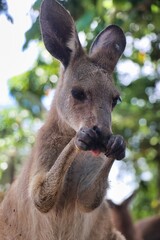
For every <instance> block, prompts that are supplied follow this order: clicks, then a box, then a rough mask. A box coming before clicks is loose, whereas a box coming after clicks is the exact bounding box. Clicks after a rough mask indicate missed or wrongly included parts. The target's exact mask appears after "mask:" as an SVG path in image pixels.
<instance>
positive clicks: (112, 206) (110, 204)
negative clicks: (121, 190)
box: [107, 199, 118, 208]
mask: <svg viewBox="0 0 160 240" xmlns="http://www.w3.org/2000/svg"><path fill="white" fill-rule="evenodd" d="M107 203H108V205H109V207H110V208H116V207H117V206H118V205H117V204H115V203H114V202H113V201H112V200H111V199H107Z"/></svg>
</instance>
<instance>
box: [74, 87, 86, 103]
mask: <svg viewBox="0 0 160 240" xmlns="http://www.w3.org/2000/svg"><path fill="white" fill-rule="evenodd" d="M71 94H72V96H73V98H75V99H77V100H79V101H83V100H85V99H86V94H85V92H84V91H83V89H80V88H73V89H72V90H71Z"/></svg>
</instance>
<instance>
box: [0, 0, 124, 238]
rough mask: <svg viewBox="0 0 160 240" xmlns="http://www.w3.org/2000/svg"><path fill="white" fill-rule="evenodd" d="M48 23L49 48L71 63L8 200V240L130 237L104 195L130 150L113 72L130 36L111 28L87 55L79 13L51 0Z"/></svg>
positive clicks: (2, 229)
mask: <svg viewBox="0 0 160 240" xmlns="http://www.w3.org/2000/svg"><path fill="white" fill-rule="evenodd" d="M40 22H41V27H42V34H43V40H44V43H45V45H46V48H47V49H48V51H49V52H50V53H51V54H52V55H53V56H54V57H56V58H58V59H59V60H60V61H61V62H62V64H63V65H64V68H63V70H62V74H61V77H60V79H59V82H58V86H57V91H56V94H55V97H54V100H53V103H52V106H51V110H50V112H49V114H48V118H47V119H46V121H45V124H44V126H43V127H42V128H41V129H40V130H39V133H38V135H37V138H36V143H35V146H34V149H33V151H32V154H31V156H30V158H29V160H28V162H27V163H26V165H25V166H24V168H23V170H22V171H21V174H20V175H19V177H18V178H17V179H16V180H15V182H14V183H13V184H12V186H11V188H10V190H9V191H8V193H7V194H6V197H5V199H4V201H3V202H2V204H1V207H0V239H3V240H19V239H23V240H31V239H33V240H58V239H59V240H91V239H92V240H124V238H123V237H122V235H121V234H120V233H119V232H117V231H116V230H115V229H114V228H113V227H112V224H111V221H110V216H109V212H108V206H107V203H106V202H105V201H104V196H105V194H106V188H107V178H108V174H109V171H110V168H111V166H112V164H113V161H114V159H115V158H117V159H122V158H123V157H124V151H125V143H124V140H123V138H122V137H121V136H118V135H113V134H112V131H111V111H112V107H113V103H115V102H116V99H117V96H119V93H118V91H117V90H116V88H115V86H114V83H113V80H112V76H111V74H112V71H113V69H114V67H115V64H116V63H117V61H118V58H119V57H120V55H121V54H122V52H123V50H124V47H125V37H124V34H123V32H122V30H121V29H120V28H118V27H117V26H114V25H113V26H110V27H108V28H106V29H105V30H104V31H103V32H102V33H100V35H99V36H98V37H97V38H96V40H95V42H94V43H93V45H92V47H91V50H90V54H89V55H86V54H85V53H84V52H83V50H82V47H81V45H80V43H79V39H78V35H77V32H76V30H75V26H74V22H73V19H72V18H71V16H70V15H69V13H68V12H67V11H66V10H65V9H64V8H63V7H62V6H61V5H60V4H58V3H57V2H56V1H54V0H45V1H44V2H43V4H42V7H41V15H40ZM97 56H98V57H97ZM77 88H78V93H77ZM75 89H76V90H75ZM79 89H81V90H82V89H83V92H82V91H81V92H79ZM83 93H85V95H84V96H83ZM89 150H91V151H89ZM92 151H93V152H95V151H98V153H99V154H97V155H95V156H93V153H92ZM106 156H107V157H106ZM106 222H107V224H106Z"/></svg>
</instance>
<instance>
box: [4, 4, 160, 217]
mask: <svg viewBox="0 0 160 240" xmlns="http://www.w3.org/2000/svg"><path fill="white" fill-rule="evenodd" d="M60 2H61V3H62V4H63V5H65V6H66V7H67V8H68V9H69V10H70V12H71V14H72V16H73V17H74V19H75V20H76V25H77V29H78V32H79V36H80V38H81V41H82V44H83V46H84V47H86V49H89V47H90V44H91V42H92V40H93V38H94V37H95V36H96V35H97V33H99V32H100V31H101V30H102V29H103V28H104V27H105V26H107V25H109V24H117V25H119V26H120V27H122V29H123V30H124V32H125V33H126V37H127V47H126V50H125V53H124V56H123V58H122V59H121V61H120V62H119V64H118V66H117V68H116V71H115V74H114V75H115V76H114V77H115V81H116V85H118V88H119V89H120V91H121V94H122V98H123V102H122V104H121V105H118V106H117V108H116V109H115V111H114V112H113V130H114V132H116V133H119V134H121V135H123V136H124V137H125V139H126V141H127V156H126V159H125V161H126V163H127V162H132V164H133V165H134V168H135V170H136V177H137V182H138V183H139V185H140V189H139V192H138V194H137V196H136V199H135V201H134V204H133V209H134V210H133V214H134V218H135V219H136V218H141V217H144V216H146V215H151V214H155V213H157V212H158V211H159V212H160V188H159V186H160V134H159V133H160V124H159V119H160V76H159V75H160V49H159V48H160V33H159V14H160V2H159V1H158V0H153V1H150V0H141V1H138V0H128V1H127V0H123V1H118V0H88V1H86V0H82V1H78V0H68V1H67V0H65V1H63V0H61V1H60ZM40 4H41V1H40V0H37V1H36V2H35V4H34V5H33V12H32V17H33V16H34V17H33V25H32V27H31V28H30V29H29V31H27V32H26V42H25V44H24V46H23V48H24V49H25V48H27V47H28V45H29V43H30V41H32V40H36V41H37V44H39V42H41V37H40V36H41V34H40V29H39V20H38V14H37V13H38V12H39V9H40ZM40 51H41V54H40V56H39V58H38V60H37V61H36V63H35V65H34V67H33V69H31V70H30V71H28V72H26V73H24V74H22V75H21V76H17V77H15V78H12V79H11V80H10V81H9V87H10V92H11V94H12V95H13V96H14V98H15V99H16V100H17V102H18V103H19V105H20V107H21V108H22V107H23V108H25V109H27V110H22V111H27V113H28V114H29V113H30V115H28V118H27V119H32V120H33V121H34V118H33V117H39V118H41V117H42V115H41V111H42V110H43V109H44V108H43V104H42V100H43V97H44V95H45V94H46V91H48V89H50V88H51V87H55V82H56V81H55V79H56V78H55V76H57V74H58V62H57V61H55V60H54V61H53V62H52V61H51V59H50V58H49V56H47V57H44V56H45V54H46V51H43V47H40ZM50 80H51V81H50ZM52 80H53V81H52ZM53 82H54V83H53ZM32 106H37V107H36V108H35V107H34V108H33V107H32ZM18 109H19V108H18ZM35 109H38V111H37V110H36V111H35ZM7 111H8V110H6V113H3V114H4V115H5V114H7ZM17 111H19V110H17ZM17 115H19V114H18V113H17ZM12 120H13V122H10V121H11V119H10V120H7V117H6V120H5V121H6V123H5V121H4V120H3V121H4V122H2V123H1V126H4V125H5V124H6V128H7V132H3V131H2V130H3V129H2V127H1V128H0V134H1V135H2V136H3V137H2V138H0V143H2V142H3V141H4V139H10V138H11V135H12V134H13V133H14V134H13V139H12V141H15V142H16V149H17V151H20V150H18V149H21V147H20V146H19V143H18V142H17V140H16V134H18V132H17V128H16V130H14V128H12V125H13V126H14V120H15V124H19V123H16V119H12ZM18 126H19V125H18ZM4 129H5V127H4ZM22 129H23V120H22V125H21V126H20V128H19V130H21V138H22V139H24V144H27V141H26V138H28V136H27V135H25V133H24V132H22ZM2 140H3V141H2ZM5 141H7V140H5ZM12 144H13V142H12ZM26 146H27V145H26ZM3 147H4V148H3V151H4V152H3V154H2V155H1V156H3V155H4V154H5V156H9V154H8V152H6V149H7V147H8V145H7V142H6V143H5V144H4V145H3ZM16 156H18V159H19V158H20V154H19V153H18V152H16ZM5 161H9V160H5V159H3V158H2V157H1V158H0V162H5Z"/></svg>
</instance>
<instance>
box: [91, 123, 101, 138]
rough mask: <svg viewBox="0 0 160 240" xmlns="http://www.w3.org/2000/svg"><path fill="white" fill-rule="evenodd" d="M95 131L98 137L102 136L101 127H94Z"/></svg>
mask: <svg viewBox="0 0 160 240" xmlns="http://www.w3.org/2000/svg"><path fill="white" fill-rule="evenodd" d="M93 130H94V131H95V132H96V133H97V135H98V136H100V135H101V130H100V128H99V127H97V126H96V125H95V126H93Z"/></svg>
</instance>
